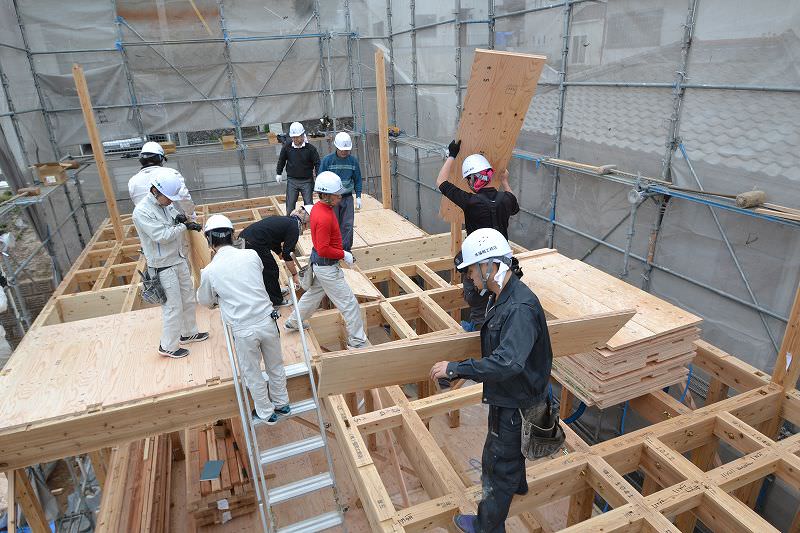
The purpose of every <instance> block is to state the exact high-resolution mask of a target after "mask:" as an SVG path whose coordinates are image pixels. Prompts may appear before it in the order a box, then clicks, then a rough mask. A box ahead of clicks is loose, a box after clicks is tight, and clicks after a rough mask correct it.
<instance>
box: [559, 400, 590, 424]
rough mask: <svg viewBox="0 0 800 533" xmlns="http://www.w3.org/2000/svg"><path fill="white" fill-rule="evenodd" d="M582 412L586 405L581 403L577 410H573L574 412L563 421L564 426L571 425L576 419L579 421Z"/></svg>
mask: <svg viewBox="0 0 800 533" xmlns="http://www.w3.org/2000/svg"><path fill="white" fill-rule="evenodd" d="M584 411H586V404H585V403H583V402H581V404H580V405H579V406H578V408H577V409H575V412H574V413H572V414H571V415H569V416H568V417H567V418H565V419H564V423H565V424H572V423H573V422H575V421H576V420H577V419H579V418H580V417H581V415H582V414H583V412H584Z"/></svg>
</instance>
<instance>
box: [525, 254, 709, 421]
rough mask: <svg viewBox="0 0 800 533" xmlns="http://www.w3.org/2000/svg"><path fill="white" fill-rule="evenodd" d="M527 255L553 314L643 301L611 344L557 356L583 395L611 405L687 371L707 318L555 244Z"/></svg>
mask: <svg viewBox="0 0 800 533" xmlns="http://www.w3.org/2000/svg"><path fill="white" fill-rule="evenodd" d="M520 258H521V259H520V264H521V266H522V268H523V271H524V273H525V275H524V277H523V278H522V279H523V281H524V282H525V283H527V284H528V286H530V287H531V289H532V290H533V291H534V292H535V293H536V295H537V296H538V297H539V300H540V301H541V302H542V307H544V309H545V311H546V312H547V313H548V315H552V316H553V317H555V318H559V319H565V318H577V317H580V316H583V315H587V314H592V313H604V312H608V311H619V310H623V309H631V308H634V309H636V315H634V317H633V318H631V320H630V321H629V322H628V323H627V324H626V325H625V326H624V327H623V328H622V329H621V330H620V331H619V332H618V333H617V334H616V335H614V336H613V337H612V338H611V339H610V340H609V341H608V343H606V345H605V346H604V347H603V348H597V349H595V350H594V351H592V352H591V353H585V354H579V355H575V356H568V357H559V358H557V359H556V360H554V361H553V375H554V376H555V377H556V378H557V379H558V381H559V382H561V383H562V384H564V385H566V386H567V388H568V389H569V390H570V392H572V393H573V394H574V395H575V396H576V397H577V398H579V399H580V400H582V401H583V402H584V403H586V404H587V405H596V406H598V407H600V408H606V407H609V406H611V405H616V404H619V403H622V402H625V401H627V400H630V399H633V398H636V397H638V396H641V395H642V394H646V393H647V392H651V391H654V390H658V389H660V388H663V387H667V386H669V385H673V384H675V383H679V382H681V381H683V380H685V379H686V374H687V373H688V370H687V368H686V365H688V364H689V363H691V362H692V360H693V359H694V356H695V350H694V345H693V342H694V341H695V340H697V339H698V338H699V336H700V330H699V329H698V327H697V326H698V325H699V324H700V322H701V320H700V318H698V317H696V316H694V315H692V314H691V313H688V312H687V311H684V310H683V309H680V308H678V307H675V306H674V305H671V304H669V303H667V302H665V301H663V300H661V299H659V298H657V297H655V296H653V295H652V294H649V293H647V292H644V291H642V290H640V289H638V288H636V287H634V286H632V285H629V284H628V283H626V282H624V281H622V280H620V279H618V278H615V277H613V276H610V275H608V274H606V273H605V272H602V271H600V270H598V269H596V268H594V267H592V266H590V265H587V264H586V263H584V262H582V261H578V260H576V259H569V258H567V257H565V256H563V255H561V254H559V253H557V252H555V251H553V252H552V253H547V254H541V252H536V253H534V252H531V253H530V254H529V255H528V256H527V257H526V254H522V255H521V256H520Z"/></svg>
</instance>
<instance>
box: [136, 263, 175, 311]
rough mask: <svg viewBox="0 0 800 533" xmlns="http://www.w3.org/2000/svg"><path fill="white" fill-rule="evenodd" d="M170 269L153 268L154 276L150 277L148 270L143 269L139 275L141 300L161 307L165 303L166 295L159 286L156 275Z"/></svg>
mask: <svg viewBox="0 0 800 533" xmlns="http://www.w3.org/2000/svg"><path fill="white" fill-rule="evenodd" d="M168 268H172V267H162V268H154V269H153V270H154V271H155V274H153V275H152V276H151V275H150V269H148V268H145V270H144V272H142V271H141V270H140V271H139V274H140V275H141V276H142V300H144V301H145V302H147V303H149V304H156V305H163V304H165V303H167V293H166V291H164V286H163V285H161V279H159V277H158V273H159V272H161V271H162V270H166V269H168Z"/></svg>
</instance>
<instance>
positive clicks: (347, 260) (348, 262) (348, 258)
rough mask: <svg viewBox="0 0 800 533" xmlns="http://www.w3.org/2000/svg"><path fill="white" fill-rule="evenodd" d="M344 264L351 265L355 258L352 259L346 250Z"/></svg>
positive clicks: (351, 255)
mask: <svg viewBox="0 0 800 533" xmlns="http://www.w3.org/2000/svg"><path fill="white" fill-rule="evenodd" d="M343 259H344V262H345V263H347V264H348V265H352V264H353V263H354V262H355V258H353V254H351V253H350V252H348V251H347V250H345V251H344V258H343Z"/></svg>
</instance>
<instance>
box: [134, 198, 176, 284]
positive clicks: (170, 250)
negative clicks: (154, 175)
mask: <svg viewBox="0 0 800 533" xmlns="http://www.w3.org/2000/svg"><path fill="white" fill-rule="evenodd" d="M177 215H178V210H177V209H175V208H174V207H173V206H171V205H168V206H166V207H164V206H162V205H159V203H158V201H157V200H156V199H155V197H154V196H153V195H152V194H149V195H147V196H145V198H144V200H142V201H141V202H139V204H138V205H137V206H136V208H135V209H134V210H133V224H134V225H135V226H136V231H137V232H138V233H139V240H140V241H141V243H142V252H144V256H145V258H146V259H147V266H148V267H151V268H161V267H168V266H174V265H177V264H178V263H180V262H181V261H184V260H185V258H186V256H185V255H184V252H183V250H182V249H181V244H182V242H183V238H182V237H183V233H184V232H185V231H186V226H185V225H184V224H176V223H175V217H176V216H177Z"/></svg>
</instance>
